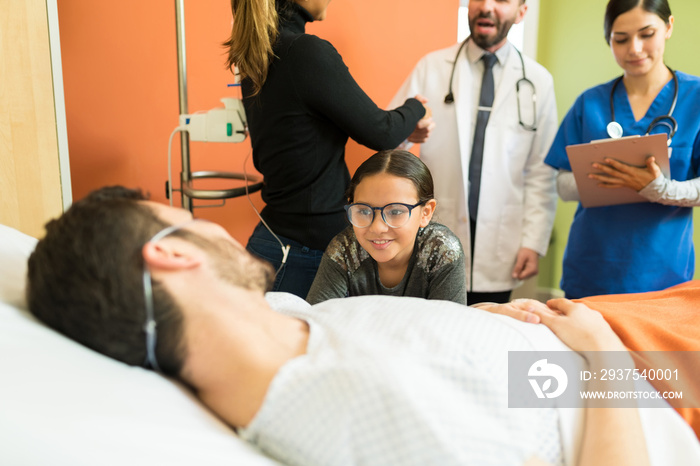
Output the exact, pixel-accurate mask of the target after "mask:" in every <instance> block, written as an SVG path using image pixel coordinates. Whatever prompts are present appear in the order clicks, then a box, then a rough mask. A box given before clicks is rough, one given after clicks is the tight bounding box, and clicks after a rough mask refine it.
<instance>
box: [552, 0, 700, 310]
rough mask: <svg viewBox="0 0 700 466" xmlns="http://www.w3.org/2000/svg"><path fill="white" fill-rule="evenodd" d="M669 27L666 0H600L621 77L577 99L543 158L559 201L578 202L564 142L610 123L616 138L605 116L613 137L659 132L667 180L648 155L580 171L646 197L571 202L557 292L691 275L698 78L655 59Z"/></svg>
mask: <svg viewBox="0 0 700 466" xmlns="http://www.w3.org/2000/svg"><path fill="white" fill-rule="evenodd" d="M672 32H673V16H671V8H670V6H669V4H668V2H667V1H666V0H610V1H609V2H608V5H607V9H606V12H605V39H606V41H607V42H608V44H609V45H610V48H611V50H612V53H613V56H614V57H615V61H616V62H617V64H618V65H619V66H620V68H622V70H623V74H622V76H621V77H620V78H616V79H614V80H612V81H610V82H607V83H605V84H601V85H599V86H596V87H594V88H592V89H589V90H587V91H586V92H584V93H583V94H581V95H580V96H579V97H578V99H577V100H576V102H575V103H574V105H573V107H572V108H571V109H570V110H569V112H568V114H567V115H566V117H565V118H564V120H563V122H562V124H561V127H560V128H559V132H558V133H557V136H556V138H555V140H554V143H553V145H552V148H551V149H550V151H549V154H548V155H547V158H546V160H545V162H546V163H548V164H549V165H551V166H553V167H555V168H557V169H559V170H560V172H559V175H558V179H557V188H558V191H559V195H560V197H561V198H562V199H563V200H565V201H571V200H578V191H577V189H576V183H575V181H574V178H573V175H572V173H571V166H570V164H569V161H568V158H567V155H566V146H568V145H570V144H581V143H587V142H590V141H592V140H596V139H604V138H608V137H611V136H613V135H615V136H618V137H619V129H620V128H618V131H617V133H618V134H615V132H616V131H615V128H612V127H613V126H614V125H610V126H611V130H610V132H609V131H608V126H609V123H611V122H612V121H616V122H617V123H618V124H619V125H620V126H621V130H622V135H623V136H630V135H643V134H647V133H649V134H654V133H659V132H665V133H667V134H668V135H669V142H670V149H669V155H670V156H671V158H670V168H671V178H670V179H668V178H665V177H664V176H663V175H662V174H661V171H660V169H659V167H658V165H657V164H656V163H655V160H654V158H653V157H649V158H648V159H647V162H646V166H645V167H634V166H631V165H627V164H623V163H620V162H617V161H615V160H612V159H606V160H605V164H594V165H593V169H594V170H593V171H594V172H595V173H591V174H589V175H588V176H589V177H591V178H593V179H596V180H598V181H599V184H600V185H602V186H605V187H607V188H609V189H618V188H622V187H626V188H631V189H634V190H635V191H637V192H639V194H641V195H642V196H643V197H645V198H646V199H647V200H649V203H639V204H625V205H616V206H608V207H593V208H584V207H582V206H581V205H580V204H579V206H578V209H577V211H576V214H575V216H574V221H573V224H572V225H571V231H570V233H569V240H568V243H567V246H566V252H565V254H564V268H563V275H562V280H561V288H562V289H563V290H564V292H565V293H566V295H567V297H570V298H579V297H583V296H591V295H600V294H611V293H634V292H643V291H652V290H660V289H663V288H667V287H669V286H672V285H676V284H678V283H681V282H684V281H687V280H690V279H691V278H692V277H693V272H694V268H695V259H694V257H695V256H694V252H693V237H692V235H693V226H692V209H691V207H692V206H696V205H700V180H698V178H696V177H697V176H698V172H699V168H700V167H699V165H700V112H699V111H698V110H697V109H698V104H699V103H700V100H699V99H700V78H698V77H696V76H691V75H688V74H685V73H682V72H680V71H673V70H672V69H671V68H669V67H668V66H666V64H665V63H664V47H665V45H666V41H667V40H668V39H669V38H670V37H671V33H672ZM674 106H675V107H674ZM613 112H614V116H613ZM671 114H672V117H673V118H667V116H668V115H671ZM658 117H664V118H660V119H658ZM655 120H656V121H655ZM674 120H675V121H674ZM659 122H661V123H659ZM664 122H665V123H666V124H664ZM675 122H677V131H675V132H674V131H673V129H674V126H675ZM672 133H675V134H672ZM671 136H672V137H671Z"/></svg>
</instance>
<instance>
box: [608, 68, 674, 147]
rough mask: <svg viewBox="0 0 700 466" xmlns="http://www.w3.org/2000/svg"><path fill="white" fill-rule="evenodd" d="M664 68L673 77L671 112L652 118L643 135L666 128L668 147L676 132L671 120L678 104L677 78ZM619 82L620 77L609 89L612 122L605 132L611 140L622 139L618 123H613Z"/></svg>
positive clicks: (620, 127)
mask: <svg viewBox="0 0 700 466" xmlns="http://www.w3.org/2000/svg"><path fill="white" fill-rule="evenodd" d="M666 68H668V70H669V71H670V72H671V74H672V75H673V84H674V90H673V102H672V103H671V110H669V112H668V115H661V116H657V117H656V118H654V119H653V120H652V121H651V123H649V126H648V127H647V130H646V132H645V133H644V134H649V133H650V132H651V130H653V129H654V128H655V127H657V126H665V127H666V128H668V145H669V146H670V145H671V140H672V139H673V136H674V135H675V134H676V131H677V130H678V122H677V121H676V119H675V118H673V111H674V110H675V109H676V102H678V76H677V75H676V72H675V71H673V70H672V69H671V68H670V67H668V66H667V67H666ZM620 81H622V76H620V77H619V78H617V79H616V80H615V83H613V86H612V89H610V115H611V116H612V121H611V122H610V123H608V126H607V130H608V136H610V137H611V138H613V139H619V138H621V137H622V126H621V125H620V123H618V122H617V121H615V104H614V102H613V96H614V95H615V88H617V85H618V84H620Z"/></svg>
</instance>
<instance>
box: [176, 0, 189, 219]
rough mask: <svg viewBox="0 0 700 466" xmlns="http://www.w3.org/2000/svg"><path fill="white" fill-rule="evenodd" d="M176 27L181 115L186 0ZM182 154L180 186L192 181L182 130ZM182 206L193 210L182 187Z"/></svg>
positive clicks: (186, 140)
mask: <svg viewBox="0 0 700 466" xmlns="http://www.w3.org/2000/svg"><path fill="white" fill-rule="evenodd" d="M175 28H176V30H177V87H178V91H179V97H180V115H186V114H187V112H188V110H187V53H186V50H187V49H186V47H185V0H175ZM180 154H181V156H182V172H181V173H180V186H185V185H186V184H189V183H190V180H191V177H190V135H189V134H188V133H187V131H180ZM180 194H181V197H182V208H183V209H187V210H189V211H190V212H192V201H191V199H190V197H189V196H188V195H187V194H185V190H184V189H181V190H180Z"/></svg>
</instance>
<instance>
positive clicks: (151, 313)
mask: <svg viewBox="0 0 700 466" xmlns="http://www.w3.org/2000/svg"><path fill="white" fill-rule="evenodd" d="M197 220H198V219H196V218H194V219H192V220H188V221H186V222H183V223H178V224H176V225H170V226H168V227H165V228H163V229H162V230H160V231H159V232H158V233H156V234H155V235H153V236H152V237H151V239H149V240H148V241H146V243H145V244H148V243H157V242H158V241H160V240H162V239H163V238H165V237H166V236H168V235H171V234H172V233H174V232H176V231H177V230H181V229H182V228H184V227H185V226H186V225H189V224H190V223H192V222H196V221H197ZM145 244H144V245H145ZM142 278H143V300H144V308H145V310H146V321H145V322H144V324H143V331H144V332H145V333H146V360H145V361H144V363H145V364H146V367H150V368H151V369H153V370H154V371H156V372H158V373H162V372H163V371H161V369H160V366H159V365H158V358H157V357H156V345H157V343H158V324H157V322H156V315H155V305H154V301H153V282H152V277H151V271H150V269H149V268H148V263H146V260H145V259H144V261H143V277H142Z"/></svg>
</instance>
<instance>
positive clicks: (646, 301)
mask: <svg viewBox="0 0 700 466" xmlns="http://www.w3.org/2000/svg"><path fill="white" fill-rule="evenodd" d="M577 301H579V302H582V303H585V304H586V305H587V306H588V307H590V308H591V309H595V310H597V311H598V312H600V313H601V314H602V315H603V317H604V318H605V320H606V321H607V322H608V323H609V324H610V326H611V327H612V329H613V330H614V331H615V333H617V335H618V336H619V337H620V339H621V340H622V342H623V343H624V344H625V346H627V348H628V349H629V350H631V351H644V352H647V351H655V352H656V351H658V352H659V353H652V354H649V353H644V356H645V357H644V358H639V357H636V358H635V362H636V363H637V367H638V368H639V369H640V370H641V369H645V368H646V369H649V368H655V367H663V368H667V367H677V368H678V374H679V376H678V381H671V382H668V381H657V380H650V381H649V382H651V384H652V385H653V386H654V388H655V389H656V390H658V391H668V390H672V391H682V392H683V400H681V402H682V406H683V407H680V406H678V403H677V402H673V400H669V402H670V404H671V405H672V406H673V407H674V408H675V409H676V411H678V413H679V414H680V415H681V416H682V417H683V418H684V419H685V420H686V421H687V422H688V424H690V426H691V427H692V428H693V430H694V431H695V435H697V436H698V438H699V439H700V280H694V281H690V282H687V283H683V284H681V285H677V286H674V287H671V288H668V289H666V290H663V291H653V292H649V293H636V294H620V295H607V296H594V297H591V298H584V299H580V300H577ZM681 351H693V352H694V353H666V354H664V353H662V352H681ZM633 355H634V354H633ZM664 357H665V358H667V360H658V358H664ZM653 358H657V360H651V359H653ZM671 358H673V359H675V360H674V361H671V360H670V359H671Z"/></svg>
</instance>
